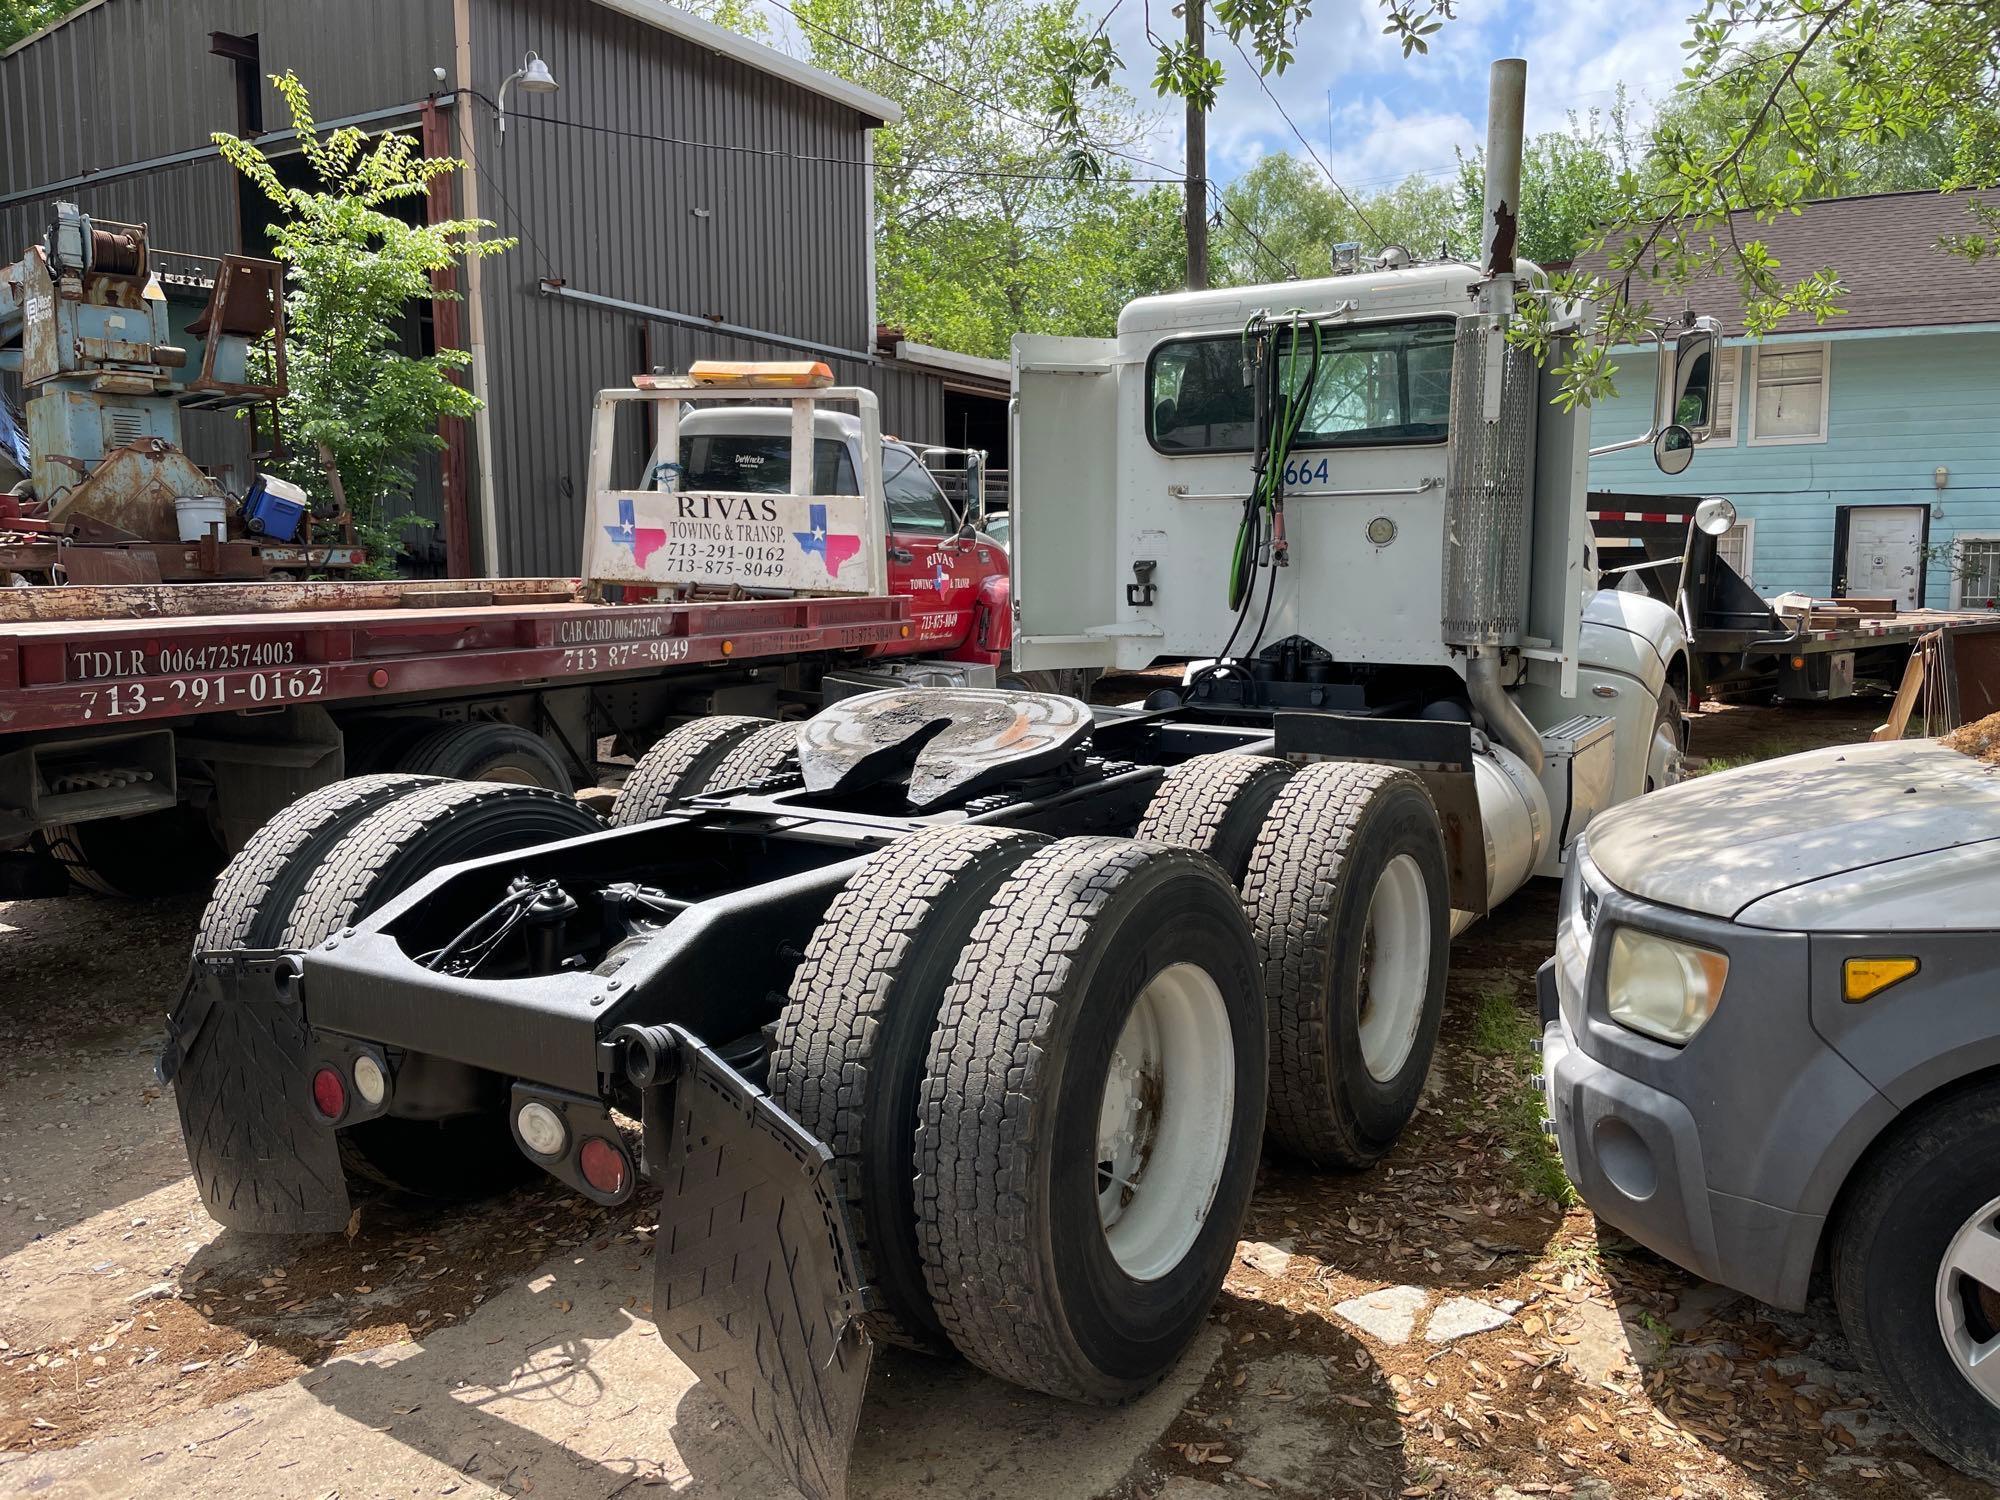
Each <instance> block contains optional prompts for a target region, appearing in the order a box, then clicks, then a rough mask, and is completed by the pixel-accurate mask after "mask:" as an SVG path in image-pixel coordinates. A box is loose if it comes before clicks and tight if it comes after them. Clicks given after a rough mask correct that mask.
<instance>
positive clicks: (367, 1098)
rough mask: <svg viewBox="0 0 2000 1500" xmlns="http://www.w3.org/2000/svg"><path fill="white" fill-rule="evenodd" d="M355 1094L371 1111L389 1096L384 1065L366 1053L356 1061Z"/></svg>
mask: <svg viewBox="0 0 2000 1500" xmlns="http://www.w3.org/2000/svg"><path fill="white" fill-rule="evenodd" d="M354 1092H355V1093H357V1094H359V1095H360V1096H361V1100H362V1102H363V1103H364V1104H366V1105H367V1106H368V1107H369V1108H370V1109H373V1108H374V1107H375V1106H376V1105H378V1104H380V1103H381V1102H382V1101H383V1100H384V1099H386V1098H388V1096H389V1080H388V1078H387V1076H386V1075H385V1074H384V1073H383V1072H382V1065H381V1064H380V1063H378V1062H377V1061H375V1059H374V1058H372V1057H370V1056H369V1055H368V1054H367V1053H365V1052H364V1053H362V1054H361V1056H359V1057H357V1058H355V1059H354Z"/></svg>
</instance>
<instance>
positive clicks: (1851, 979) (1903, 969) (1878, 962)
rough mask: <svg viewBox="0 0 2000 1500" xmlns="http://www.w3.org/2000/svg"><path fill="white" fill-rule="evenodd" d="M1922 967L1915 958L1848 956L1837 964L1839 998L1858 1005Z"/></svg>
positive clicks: (1899, 982) (1900, 981)
mask: <svg viewBox="0 0 2000 1500" xmlns="http://www.w3.org/2000/svg"><path fill="white" fill-rule="evenodd" d="M1921 967H1922V965H1921V964H1919V963H1918V962H1917V961H1916V960H1915V959H1914V958H1850V959H1849V960H1848V961H1847V962H1846V963H1844V964H1842V965H1841V966H1840V998H1841V999H1843V1000H1845V1001H1846V1002H1847V1003H1848V1004H1849V1005H1859V1004H1860V1003H1861V1002H1862V1001H1863V1000H1872V999H1874V998H1875V996H1877V995H1879V994H1881V993H1882V991H1884V990H1886V989H1887V988H1889V986H1890V985H1892V984H1901V983H1902V982H1903V981H1904V980H1905V979H1908V978H1909V977H1910V976H1911V975H1912V974H1914V973H1916V972H1917V970H1918V969H1919V968H1921Z"/></svg>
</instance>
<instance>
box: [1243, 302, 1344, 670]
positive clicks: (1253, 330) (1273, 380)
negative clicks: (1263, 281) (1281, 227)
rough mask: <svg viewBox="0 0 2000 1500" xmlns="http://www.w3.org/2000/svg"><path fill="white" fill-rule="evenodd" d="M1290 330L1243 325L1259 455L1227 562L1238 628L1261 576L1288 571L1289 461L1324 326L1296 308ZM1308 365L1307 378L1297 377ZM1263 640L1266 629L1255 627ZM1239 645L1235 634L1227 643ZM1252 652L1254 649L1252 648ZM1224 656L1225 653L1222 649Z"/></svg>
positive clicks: (1269, 588) (1258, 319) (1315, 374)
mask: <svg viewBox="0 0 2000 1500" xmlns="http://www.w3.org/2000/svg"><path fill="white" fill-rule="evenodd" d="M1285 316H1286V317H1287V318H1288V319H1289V322H1288V323H1285V324H1274V323H1272V322H1271V320H1270V319H1268V318H1267V317H1265V315H1264V314H1263V313H1261V312H1260V313H1258V314H1257V315H1256V316H1255V317H1253V318H1251V319H1250V321H1249V322H1248V323H1246V324H1244V326H1243V335H1242V340H1243V350H1244V355H1243V358H1244V368H1245V373H1246V376H1247V378H1248V380H1249V383H1250V385H1251V389H1252V391H1253V393H1254V402H1253V407H1252V419H1253V424H1254V428H1255V431H1256V448H1255V453H1254V457H1253V459H1252V462H1251V482H1250V493H1249V495H1248V496H1247V497H1246V498H1245V499H1244V502H1243V519H1242V521H1241V522H1240V523H1239V524H1238V525H1237V528H1236V546H1235V550H1234V551H1233V553H1232V554H1231V556H1230V560H1229V607H1230V608H1231V609H1233V610H1235V611H1237V613H1238V618H1237V622H1236V623H1237V629H1238V630H1241V628H1242V625H1243V619H1244V618H1245V617H1246V616H1247V615H1248V613H1249V607H1250V595H1251V593H1252V592H1253V590H1254V588H1255V584H1256V570H1257V569H1259V568H1262V569H1265V570H1267V572H1268V571H1272V570H1275V569H1277V568H1281V567H1283V566H1285V564H1286V551H1287V543H1286V540H1285V469H1286V467H1287V465H1289V464H1290V462H1291V458H1292V448H1293V445H1294V444H1295V443H1296V442H1297V441H1298V435H1299V429H1300V428H1301V427H1303V426H1304V425H1305V418H1306V412H1307V410H1308V408H1309V407H1310V406H1311V404H1312V391H1313V386H1314V384H1315V382H1316V381H1317V380H1318V378H1319V366H1320V355H1321V333H1320V326H1319V324H1318V323H1317V322H1313V321H1311V320H1309V319H1308V318H1307V317H1306V314H1305V310H1304V309H1303V308H1296V307H1295V308H1292V309H1290V310H1289V311H1288V312H1287V313H1286V314H1285ZM1308 329H1310V330H1311V333H1312V343H1311V354H1310V356H1309V357H1308V356H1307V354H1306V352H1305V350H1304V348H1303V347H1302V344H1303V342H1304V340H1303V335H1304V332H1305V330H1308ZM1301 361H1303V362H1304V374H1303V378H1299V376H1300V365H1301ZM1276 587H1277V580H1276V577H1275V575H1274V574H1273V576H1271V577H1270V578H1269V579H1268V580H1267V583H1266V597H1265V616H1266V618H1267V619H1268V618H1269V615H1270V597H1269V596H1270V593H1271V592H1273V591H1275V589H1276ZM1258 634H1259V635H1260V636H1261V635H1262V634H1263V628H1262V626H1261V625H1260V626H1259V627H1258ZM1235 643H1236V632H1235V631H1232V632H1231V633H1230V638H1229V644H1230V645H1231V646H1233V645H1235ZM1250 649H1251V650H1252V651H1254V650H1255V649H1256V643H1255V642H1252V644H1251V647H1250ZM1224 654H1225V655H1227V654H1228V653H1227V648H1225V650H1224Z"/></svg>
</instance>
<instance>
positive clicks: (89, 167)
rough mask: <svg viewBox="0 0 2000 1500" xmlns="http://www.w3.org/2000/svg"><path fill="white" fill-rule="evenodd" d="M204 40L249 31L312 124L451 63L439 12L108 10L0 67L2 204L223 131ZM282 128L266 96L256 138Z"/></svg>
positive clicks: (157, 6)
mask: <svg viewBox="0 0 2000 1500" xmlns="http://www.w3.org/2000/svg"><path fill="white" fill-rule="evenodd" d="M211 31H227V32H232V33H235V34H237V35H248V34H250V33H253V32H254V33H256V34H257V38H258V46H259V50H260V53H261V55H262V59H263V67H264V71H265V72H266V73H281V72H283V71H284V70H285V69H286V68H290V69H292V70H293V71H294V72H296V73H297V74H298V75H299V77H300V79H301V80H303V81H304V83H305V85H306V87H307V88H308V89H309V90H310V91H311V93H312V102H313V111H314V113H315V114H316V115H317V116H318V117H319V118H320V119H322V120H333V119H338V118H340V117H341V116H343V115H350V114H360V113H363V112H365V111H369V110H375V109H381V108H384V107H385V106H388V105H393V104H406V103H410V102H412V101H415V100H420V99H422V98H423V97H424V96H425V95H426V94H428V93H430V92H431V91H432V90H433V89H435V88H437V86H438V85H437V81H436V80H435V79H434V78H433V77H432V76H431V69H432V67H433V66H439V67H444V68H447V69H448V68H450V67H451V65H452V36H451V4H450V0H106V3H105V4H103V5H99V6H96V7H95V8H93V9H91V10H88V11H85V12H83V13H82V14H80V15H78V16H76V17H74V18H73V19H71V20H70V21H69V22H67V23H66V24H64V25H62V26H59V27H57V28H56V29H55V30H54V31H52V32H51V33H49V35H47V36H45V37H43V38H42V39H41V40H39V41H37V42H34V43H33V44H31V45H29V46H27V47H24V48H22V49H21V50H19V51H18V52H15V53H13V54H11V55H10V56H7V57H0V196H4V195H6V194H9V193H13V192H17V191H20V190H23V189H26V188H31V187H37V186H40V185H41V184H43V183H46V182H54V181H58V180H61V179H63V178H67V177H72V176H76V175H78V174H80V173H84V172H91V171H103V170H105V169H107V168H111V167H116V166H121V165H124V164H127V163H131V162H136V161H145V160H149V159H151V158H153V157H157V156H165V155H169V154H171V153H173V152H176V151H186V150H190V149H193V148H195V147H200V146H206V145H208V143H209V136H210V135H211V134H212V133H213V132H215V131H218V130H234V129H235V128H236V90H235V87H234V83H233V80H234V77H235V75H234V73H233V72H232V71H231V67H230V64H229V63H228V62H227V61H225V60H224V59H222V58H220V57H215V56H212V55H211V54H210V52H209V50H208V34H209V33H210V32H211ZM289 123H290V122H289V121H288V120H287V119H286V117H285V113H284V107H283V105H282V104H281V103H280V102H279V101H278V99H277V96H276V95H275V94H274V93H273V92H272V90H271V87H270V85H269V84H268V83H267V84H265V86H264V125H265V128H266V129H267V130H281V129H284V128H286V127H287V126H288V125H289ZM233 224H234V219H233V218H232V219H230V220H229V221H228V224H227V225H225V226H223V227H225V228H229V238H230V243H229V245H227V246H224V247H221V248H233V247H234V238H235V236H234V231H233V227H230V226H233Z"/></svg>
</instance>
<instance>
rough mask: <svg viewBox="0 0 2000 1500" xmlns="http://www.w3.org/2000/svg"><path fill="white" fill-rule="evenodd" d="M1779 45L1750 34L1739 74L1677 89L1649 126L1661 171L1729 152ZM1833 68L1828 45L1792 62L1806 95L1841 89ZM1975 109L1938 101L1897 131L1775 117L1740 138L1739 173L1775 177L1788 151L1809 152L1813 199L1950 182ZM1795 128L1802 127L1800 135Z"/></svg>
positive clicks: (1976, 122)
mask: <svg viewBox="0 0 2000 1500" xmlns="http://www.w3.org/2000/svg"><path fill="white" fill-rule="evenodd" d="M1783 48H1784V44H1783V43H1782V42H1781V41H1779V40H1778V39H1776V38H1772V37H1755V38H1752V39H1751V40H1750V41H1749V43H1748V44H1747V46H1746V52H1747V54H1748V56H1749V57H1750V58H1752V59H1754V62H1753V64H1752V66H1751V67H1749V68H1748V69H1747V70H1746V71H1744V72H1741V73H1738V72H1736V71H1734V70H1731V71H1728V72H1725V73H1723V74H1722V75H1721V76H1719V77H1717V78H1715V79H1714V80H1712V81H1711V82H1710V83H1709V84H1708V85H1707V86H1705V87H1704V88H1702V89H1700V90H1698V91H1687V90H1683V91H1681V92H1678V93H1676V94H1674V95H1673V96H1672V97H1671V98H1669V99H1668V100H1667V101H1666V102H1665V104H1664V105H1663V106H1662V107H1661V109H1660V112H1659V115H1658V117H1657V119H1656V120H1655V122H1654V126H1653V137H1654V141H1655V142H1657V163H1658V170H1659V171H1660V173H1661V174H1662V175H1665V174H1669V173H1671V172H1672V170H1673V164H1674V163H1675V161H1677V160H1686V159H1694V160H1698V161H1713V160H1718V159H1720V158H1722V157H1724V156H1726V155H1727V154H1728V153H1729V151H1730V149H1731V147H1732V146H1733V144H1734V141H1733V138H1732V137H1733V132H1734V131H1735V130H1736V129H1737V128H1738V127H1739V126H1740V125H1741V124H1742V123H1743V121H1744V120H1746V119H1747V118H1749V117H1750V115H1751V114H1752V113H1753V112H1754V111H1755V109H1756V108H1757V105H1758V103H1759V100H1758V97H1757V94H1756V88H1757V80H1758V79H1759V78H1760V77H1762V76H1764V75H1765V73H1766V70H1767V69H1768V68H1769V67H1770V65H1771V64H1772V63H1773V62H1774V61H1775V62H1777V63H1778V64H1779V66H1780V67H1782V63H1783V59H1782V57H1781V56H1780V54H1781V53H1782V51H1783ZM1840 66H1841V64H1840V62H1839V61H1838V60H1837V58H1836V57H1835V56H1834V52H1833V49H1831V48H1830V47H1828V46H1827V45H1825V44H1824V43H1822V44H1820V45H1819V46H1817V47H1815V48H1814V49H1813V50H1812V51H1811V52H1809V53H1808V54H1807V55H1806V56H1805V57H1804V58H1803V59H1801V61H1800V63H1799V69H1798V71H1799V75H1800V78H1801V91H1802V92H1803V93H1804V94H1805V95H1806V96H1807V97H1818V98H1827V97H1830V96H1832V95H1833V94H1834V93H1836V92H1837V91H1838V90H1839V89H1840V87H1841V80H1840V77H1839V69H1840ZM1978 108H1979V105H1978V101H1977V100H1968V101H1964V102H1963V103H1961V102H1959V101H1955V100H1952V99H1945V100H1942V101H1940V105H1939V108H1938V110H1937V113H1936V116H1935V118H1934V119H1932V120H1931V121H1930V123H1929V124H1928V125H1927V127H1926V128H1923V129H1912V130H1904V131H1896V130H1883V131H1880V132H1875V131H1854V132H1834V131H1826V130H1822V129H1820V128H1819V126H1818V124H1817V123H1816V122H1810V121H1807V120H1806V119H1805V118H1804V117H1803V116H1794V117H1792V118H1791V119H1790V120H1789V121H1788V120H1786V119H1784V118H1782V117H1781V118H1780V119H1779V120H1778V122H1777V125H1776V128H1775V129H1773V130H1771V131H1768V132H1766V133H1765V134H1763V135H1762V136H1761V137H1760V138H1759V139H1757V140H1755V141H1752V142H1750V143H1748V145H1747V147H1746V152H1747V154H1748V156H1749V158H1750V166H1749V170H1748V173H1747V176H1748V179H1749V180H1750V181H1752V182H1762V181H1768V180H1771V179H1773V178H1776V177H1780V176H1782V175H1784V174H1785V173H1786V171H1787V170H1788V163H1787V161H1786V159H1785V158H1786V156H1787V154H1788V153H1790V152H1792V151H1801V152H1805V151H1810V152H1813V153H1814V154H1815V163H1814V165H1815V168H1816V170H1817V172H1818V175H1819V178H1820V184H1819V188H1820V190H1816V191H1815V193H1814V196H1816V197H1824V196H1829V195H1830V194H1829V193H1827V192H1826V191H1824V189H1837V191H1838V193H1839V194H1840V195H1843V196H1844V195H1847V194H1852V193H1887V192H1903V191H1910V190H1915V189H1924V188H1941V187H1943V186H1944V185H1945V184H1947V183H1949V182H1951V181H1952V179H1953V173H1954V163H1955V159H1956V156H1957V153H1958V150H1959V148H1960V146H1961V145H1962V144H1967V145H1972V144H1975V143H1976V138H1977V136H1978V133H1979V130H1980V127H1981V123H1982V122H1981V120H1980V118H1979V114H1978ZM1795 125H1808V126H1810V129H1809V130H1808V131H1807V132H1806V133H1804V134H1801V133H1799V132H1797V131H1796V130H1795V129H1794V128H1793V127H1794V126H1795Z"/></svg>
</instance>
